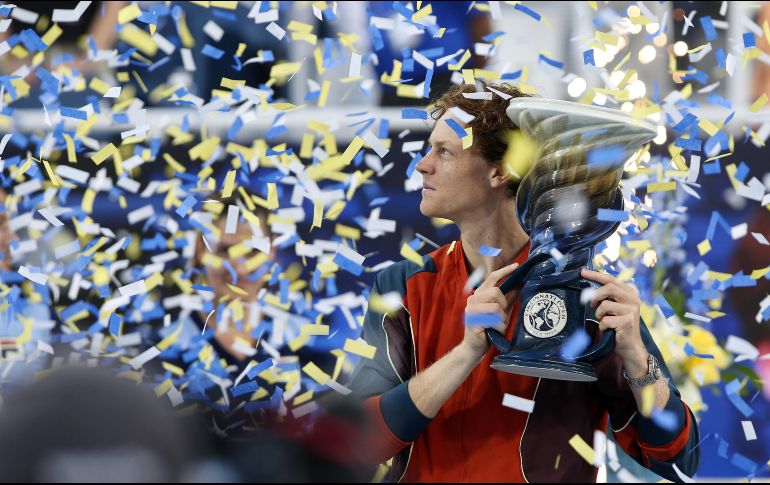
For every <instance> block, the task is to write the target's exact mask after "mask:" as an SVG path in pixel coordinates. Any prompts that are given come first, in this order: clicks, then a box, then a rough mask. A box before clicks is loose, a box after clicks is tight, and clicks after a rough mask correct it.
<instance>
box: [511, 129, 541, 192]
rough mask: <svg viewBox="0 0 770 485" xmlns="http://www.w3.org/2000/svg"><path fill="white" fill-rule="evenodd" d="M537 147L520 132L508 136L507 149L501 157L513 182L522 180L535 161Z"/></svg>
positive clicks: (513, 132)
mask: <svg viewBox="0 0 770 485" xmlns="http://www.w3.org/2000/svg"><path fill="white" fill-rule="evenodd" d="M538 152H539V147H538V145H537V144H536V143H535V142H533V141H532V140H531V139H530V138H529V137H528V136H527V135H526V134H524V133H523V132H521V131H518V130H517V131H512V132H511V133H509V134H508V148H507V149H506V151H505V155H503V162H504V163H505V167H506V168H507V169H508V174H509V175H511V176H512V177H513V178H514V180H520V179H522V178H523V177H524V176H525V175H526V174H527V172H529V169H530V168H531V167H532V164H533V163H534V162H535V160H536V159H537V154H538Z"/></svg>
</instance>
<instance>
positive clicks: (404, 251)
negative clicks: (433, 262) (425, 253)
mask: <svg viewBox="0 0 770 485" xmlns="http://www.w3.org/2000/svg"><path fill="white" fill-rule="evenodd" d="M401 256H403V257H404V258H405V259H408V260H409V261H411V262H413V263H414V264H417V265H419V266H422V256H420V254H419V253H418V252H417V251H415V250H414V249H412V247H411V246H410V245H408V244H407V243H404V245H403V246H401Z"/></svg>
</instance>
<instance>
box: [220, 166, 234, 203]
mask: <svg viewBox="0 0 770 485" xmlns="http://www.w3.org/2000/svg"><path fill="white" fill-rule="evenodd" d="M233 188H235V170H230V171H229V172H227V175H226V176H225V182H224V187H223V188H222V197H223V198H225V199H226V198H228V197H230V196H232V195H233Z"/></svg>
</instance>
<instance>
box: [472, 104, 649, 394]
mask: <svg viewBox="0 0 770 485" xmlns="http://www.w3.org/2000/svg"><path fill="white" fill-rule="evenodd" d="M507 114H508V116H509V117H510V118H511V120H513V121H514V122H515V123H516V124H517V125H518V126H519V128H520V129H521V130H522V131H523V132H524V133H526V134H527V135H528V136H529V137H530V138H531V139H532V140H533V141H534V142H535V143H536V144H537V145H538V147H539V148H540V151H539V154H538V157H537V160H536V161H535V162H534V164H533V165H532V167H531V168H530V170H529V172H528V173H527V174H526V175H525V176H524V179H523V180H522V181H521V184H520V185H519V189H518V192H517V194H516V212H517V216H518V220H519V223H520V224H521V226H522V228H524V230H525V231H526V232H527V234H529V236H530V241H531V246H530V254H529V258H528V259H527V261H525V262H524V263H523V264H522V265H521V267H519V268H518V269H517V270H516V271H514V273H512V274H511V275H510V276H509V277H508V278H507V279H506V280H505V281H504V282H503V283H502V284H501V285H500V289H501V291H502V292H503V293H504V294H505V293H508V292H509V291H511V290H513V289H514V288H517V287H518V288H520V293H519V300H520V302H521V303H520V309H519V314H518V320H517V322H518V324H517V328H516V332H515V334H514V337H513V340H512V341H509V340H507V339H506V338H505V337H504V336H503V335H502V334H501V333H499V332H497V331H495V330H492V329H489V330H488V331H487V337H488V338H489V340H490V342H491V343H492V344H493V345H494V346H495V347H496V348H497V349H498V350H499V351H500V355H498V356H497V357H496V358H495V359H494V361H493V362H492V367H493V368H495V369H498V370H502V371H505V372H512V373H515V374H523V375H528V376H534V377H543V378H551V379H561V380H572V381H593V380H596V372H595V371H594V369H593V366H592V365H591V362H593V361H595V360H596V359H598V358H600V357H602V356H604V355H606V354H607V353H609V352H611V351H612V349H613V348H614V332H612V331H610V332H606V333H605V334H604V335H603V336H602V337H601V339H599V341H598V342H597V343H596V344H594V345H589V346H588V349H587V350H585V351H584V352H581V353H580V355H577V356H569V357H566V356H565V355H564V353H563V350H562V349H563V345H564V343H565V342H567V340H568V339H569V338H570V337H571V336H572V335H573V334H575V332H578V331H579V330H580V329H585V330H586V332H587V333H588V334H591V333H592V332H591V330H592V329H589V328H588V326H589V325H597V324H598V322H596V319H595V315H594V310H593V308H591V307H590V306H589V305H586V304H583V303H581V302H580V295H581V293H582V291H583V290H584V289H585V288H588V287H596V286H597V285H596V283H593V282H591V281H588V280H585V279H583V278H581V276H580V271H581V269H583V268H589V269H590V268H592V260H593V256H594V251H595V247H596V245H597V244H599V243H600V242H601V241H603V240H605V239H606V238H607V237H609V236H610V235H611V234H612V233H613V232H614V231H615V230H616V229H617V227H618V225H619V224H620V223H619V222H612V221H606V220H600V219H599V217H598V213H599V209H615V210H622V209H623V197H622V195H621V192H620V190H619V188H618V184H619V182H620V178H621V175H622V173H623V167H624V165H625V163H626V161H627V160H628V159H629V158H631V156H632V155H633V154H634V153H635V152H636V151H637V150H638V149H639V148H641V147H642V146H643V145H644V144H645V143H648V142H649V141H650V140H652V139H653V138H654V137H655V136H656V134H657V133H656V129H655V126H653V125H652V124H650V123H647V122H645V121H642V120H638V119H635V118H633V117H632V116H630V115H628V114H626V113H623V112H621V111H617V110H613V109H608V108H602V107H597V106H588V105H583V104H579V103H573V102H568V101H557V100H547V99H538V98H514V99H512V100H511V102H510V105H509V107H508V110H507ZM594 333H595V332H594Z"/></svg>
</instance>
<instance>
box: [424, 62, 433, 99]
mask: <svg viewBox="0 0 770 485" xmlns="http://www.w3.org/2000/svg"><path fill="white" fill-rule="evenodd" d="M432 81H433V69H428V72H426V73H425V84H424V87H423V92H422V97H423V98H426V99H427V98H430V83H431V82H432Z"/></svg>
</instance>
